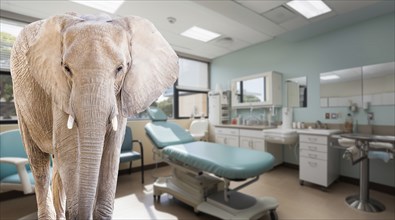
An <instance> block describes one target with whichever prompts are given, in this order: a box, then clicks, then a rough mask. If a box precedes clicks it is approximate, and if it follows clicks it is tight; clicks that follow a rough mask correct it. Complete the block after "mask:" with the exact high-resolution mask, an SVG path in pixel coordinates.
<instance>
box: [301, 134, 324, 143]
mask: <svg viewBox="0 0 395 220" xmlns="http://www.w3.org/2000/svg"><path fill="white" fill-rule="evenodd" d="M327 139H328V137H327V136H320V135H299V140H300V142H307V143H315V144H325V145H326V144H327Z"/></svg>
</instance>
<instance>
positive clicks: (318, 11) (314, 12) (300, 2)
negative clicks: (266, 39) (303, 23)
mask: <svg viewBox="0 0 395 220" xmlns="http://www.w3.org/2000/svg"><path fill="white" fill-rule="evenodd" d="M287 5H288V6H289V7H291V8H293V9H295V10H296V11H297V12H299V13H300V14H302V15H303V16H305V17H306V18H307V19H310V18H313V17H316V16H318V15H322V14H325V13H328V12H330V11H332V9H330V8H329V7H328V6H327V5H326V4H325V3H324V2H323V1H321V0H292V1H290V2H287Z"/></svg>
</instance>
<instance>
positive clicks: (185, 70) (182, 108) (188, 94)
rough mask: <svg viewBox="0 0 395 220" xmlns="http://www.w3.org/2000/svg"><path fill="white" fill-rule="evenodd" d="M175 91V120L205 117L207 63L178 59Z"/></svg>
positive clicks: (206, 107)
mask: <svg viewBox="0 0 395 220" xmlns="http://www.w3.org/2000/svg"><path fill="white" fill-rule="evenodd" d="M179 63H180V73H179V78H178V81H177V86H176V89H175V103H176V105H175V107H176V109H175V115H176V118H186V117H191V116H201V115H204V116H207V115H208V114H207V113H208V112H207V109H208V106H207V103H208V96H207V93H208V63H206V62H202V61H196V60H190V59H185V58H180V60H179Z"/></svg>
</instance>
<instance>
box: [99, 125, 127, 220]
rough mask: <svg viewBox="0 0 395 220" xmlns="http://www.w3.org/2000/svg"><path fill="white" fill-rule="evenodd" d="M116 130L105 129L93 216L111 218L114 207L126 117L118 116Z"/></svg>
mask: <svg viewBox="0 0 395 220" xmlns="http://www.w3.org/2000/svg"><path fill="white" fill-rule="evenodd" d="M118 121H119V122H120V123H119V126H118V130H117V131H113V130H112V129H111V128H110V129H108V130H107V134H106V140H105V143H104V149H103V156H102V160H101V161H102V162H101V165H100V175H99V181H98V190H97V199H96V206H95V211H94V215H93V218H94V219H111V217H112V211H113V208H114V199H115V191H116V186H117V180H118V168H119V155H120V151H121V144H122V141H123V138H124V135H125V126H126V118H122V117H118Z"/></svg>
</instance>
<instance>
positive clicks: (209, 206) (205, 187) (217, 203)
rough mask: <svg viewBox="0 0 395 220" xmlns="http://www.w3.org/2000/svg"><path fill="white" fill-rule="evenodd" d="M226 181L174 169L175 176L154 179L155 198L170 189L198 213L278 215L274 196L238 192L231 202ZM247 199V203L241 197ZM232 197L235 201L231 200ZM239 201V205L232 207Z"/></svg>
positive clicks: (250, 216)
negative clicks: (253, 195) (226, 193)
mask: <svg viewBox="0 0 395 220" xmlns="http://www.w3.org/2000/svg"><path fill="white" fill-rule="evenodd" d="M223 189H224V186H223V182H222V181H219V180H218V179H216V178H213V177H211V176H207V175H202V176H198V177H196V176H192V175H190V174H188V173H184V172H182V171H177V169H174V170H173V175H172V176H167V177H159V178H158V179H157V180H156V182H155V183H154V199H157V201H159V200H160V196H161V194H163V193H168V194H170V195H172V196H174V197H175V198H177V199H178V200H180V201H182V202H184V203H185V204H188V205H189V206H191V207H193V209H194V211H195V212H196V213H199V212H204V213H207V214H209V215H212V216H216V217H218V218H221V219H259V218H261V217H262V216H264V215H266V214H270V217H271V219H272V220H276V219H277V214H276V211H275V210H276V208H277V207H278V202H277V200H276V199H275V198H272V197H263V198H254V197H251V196H248V195H244V194H242V193H239V192H232V193H231V194H230V202H229V203H227V202H225V201H223V200H224V193H223ZM206 198H207V199H206ZM241 200H244V201H245V202H244V204H248V203H249V205H244V206H245V207H240V205H238V204H240V203H239V202H238V201H241ZM232 201H233V202H232ZM232 203H233V204H236V207H232V206H233V205H232Z"/></svg>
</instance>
